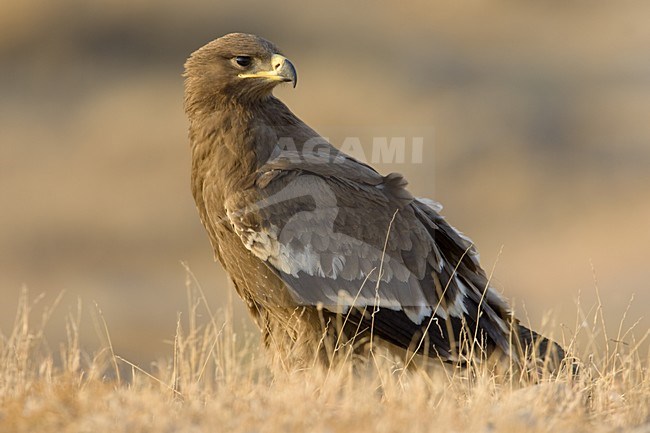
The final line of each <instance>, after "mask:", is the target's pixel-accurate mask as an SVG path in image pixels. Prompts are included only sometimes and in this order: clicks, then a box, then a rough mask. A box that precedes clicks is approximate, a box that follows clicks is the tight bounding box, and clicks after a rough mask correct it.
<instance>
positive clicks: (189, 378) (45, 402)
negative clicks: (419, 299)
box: [0, 288, 650, 433]
mask: <svg viewBox="0 0 650 433" xmlns="http://www.w3.org/2000/svg"><path fill="white" fill-rule="evenodd" d="M188 302H189V305H190V314H188V317H186V318H185V317H180V316H179V318H178V325H177V332H176V335H175V337H174V341H173V354H172V356H170V357H169V358H167V359H164V360H161V361H159V362H157V363H156V364H154V365H153V367H152V368H151V369H148V371H145V370H144V369H141V368H140V367H137V366H135V365H133V364H131V363H130V362H129V361H128V360H125V359H122V358H121V357H120V356H119V354H114V353H113V350H112V344H111V342H110V338H109V335H108V329H109V326H106V324H105V322H104V320H103V317H102V315H101V312H100V311H99V310H98V309H96V311H95V316H96V317H97V321H96V322H97V325H98V326H97V329H98V331H97V332H98V333H99V334H100V335H102V336H103V338H104V340H105V344H104V346H105V347H104V349H102V350H100V351H98V352H97V353H95V354H93V355H88V354H86V353H84V352H83V351H82V350H81V349H80V347H79V343H78V342H79V333H80V329H79V324H80V323H81V322H80V316H81V306H79V310H78V312H76V313H75V314H71V315H70V316H69V318H68V320H67V324H66V329H67V336H68V337H67V342H65V343H64V344H61V345H60V348H59V350H58V351H55V350H52V349H51V348H50V347H48V345H47V341H46V339H45V338H44V330H45V329H46V327H47V326H48V325H47V323H48V319H49V316H50V313H51V311H52V308H44V307H42V306H41V305H40V304H42V300H41V299H36V300H33V301H30V300H29V299H28V295H27V292H26V291H25V292H24V293H23V295H22V297H21V301H20V305H19V308H18V313H17V316H16V320H15V325H14V327H13V330H12V331H11V333H10V334H8V335H2V338H1V339H0V402H1V406H0V432H44V433H46V432H104V431H107V432H108V431H110V432H145V431H152V432H171V431H191V432H194V431H197V432H198V431H227V432H253V431H259V432H276V431H278V432H280V431H281V432H285V431H286V432H288V431H297V432H303V431H318V432H321V431H322V432H336V431H345V432H354V431H378V432H392V431H408V432H424V431H472V432H474V431H489V432H497V431H499V432H500V431H506V432H509V431H512V432H520V431H530V432H537V431H539V432H542V431H544V432H545V431H578V432H582V431H584V432H609V431H638V432H641V431H643V432H647V431H650V377H648V371H647V365H648V362H647V361H648V359H647V356H645V355H642V354H641V353H639V349H638V344H639V343H640V342H638V341H635V340H634V338H633V336H632V332H628V333H625V332H623V331H621V332H620V333H619V335H618V336H616V338H609V337H607V336H606V335H603V331H602V329H604V324H603V323H602V315H601V314H600V309H599V308H594V309H593V311H591V312H590V313H588V314H586V315H585V314H582V313H580V314H579V320H578V325H580V326H578V329H580V332H576V333H575V338H573V339H572V340H571V341H567V344H569V345H570V346H571V347H572V348H573V351H574V352H579V355H580V357H581V359H582V360H583V362H584V367H583V369H582V374H581V375H580V377H576V378H572V377H570V376H569V375H567V374H564V375H560V376H559V377H555V378H547V379H545V380H543V381H542V382H541V383H538V384H533V383H530V382H528V381H527V379H525V378H522V377H518V376H516V375H515V376H513V375H508V374H505V375H497V374H494V373H493V372H490V371H487V369H486V368H484V367H482V366H479V365H472V366H470V367H469V368H468V369H455V368H452V367H448V368H442V367H440V366H435V365H432V366H430V368H418V369H413V370H409V371H407V372H406V373H405V372H404V371H403V370H402V369H401V368H400V365H399V364H398V363H395V362H393V361H391V360H388V359H383V358H380V357H377V358H376V359H375V361H374V362H370V363H368V364H367V365H356V366H355V367H353V366H352V365H351V364H350V363H343V364H341V365H338V366H336V367H334V368H332V369H330V370H329V371H324V370H322V369H319V368H315V369H311V370H308V371H291V372H275V373H272V372H271V371H270V369H269V368H268V362H267V360H266V359H265V356H264V354H263V353H262V351H261V349H259V348H258V343H257V341H256V339H255V338H254V337H253V336H246V337H243V338H242V336H241V335H236V334H235V332H234V331H233V329H232V319H231V318H230V317H229V314H228V312H224V313H222V314H219V315H216V316H215V315H214V314H213V313H212V312H211V311H210V309H209V307H208V306H207V303H206V302H205V301H204V298H203V297H202V296H201V291H200V289H199V290H197V289H196V288H194V289H192V288H188ZM55 304H56V302H55ZM39 312H40V316H41V317H40V320H39V317H38V315H39V314H37V313H39ZM622 329H623V327H621V330H622ZM603 340H604V341H603ZM577 341H580V342H585V343H584V344H583V346H584V348H583V349H582V350H577V349H576V348H577V346H578V345H579V344H578V343H576V342H577ZM603 342H605V343H607V344H605V345H604V346H603V345H602V344H600V343H603ZM599 346H603V347H604V348H603V349H601V350H599V351H597V349H596V348H597V347H599Z"/></svg>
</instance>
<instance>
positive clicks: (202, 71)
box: [184, 33, 298, 111]
mask: <svg viewBox="0 0 650 433" xmlns="http://www.w3.org/2000/svg"><path fill="white" fill-rule="evenodd" d="M184 77H185V95H186V100H185V108H186V110H190V109H193V111H196V110H197V109H205V108H208V107H215V106H217V105H218V104H220V103H222V102H225V101H224V100H232V101H235V102H243V103H251V102H252V103H254V102H256V101H259V100H261V99H264V98H267V97H269V96H270V95H271V93H272V91H273V88H274V87H275V86H277V85H278V84H279V83H286V82H292V83H293V86H294V87H295V86H296V83H297V81H298V77H297V75H296V69H295V67H294V66H293V64H292V63H291V62H290V61H289V60H288V59H287V58H286V57H284V56H283V55H282V54H280V50H279V49H278V48H277V47H276V46H275V45H274V44H273V43H271V42H269V41H267V40H266V39H264V38H261V37H259V36H255V35H249V34H245V33H230V34H227V35H225V36H222V37H220V38H218V39H215V40H214V41H212V42H210V43H208V44H207V45H204V46H203V47H201V48H199V49H198V50H196V51H195V52H193V53H192V55H190V57H189V58H188V59H187V61H186V62H185V73H184ZM188 96H189V97H188Z"/></svg>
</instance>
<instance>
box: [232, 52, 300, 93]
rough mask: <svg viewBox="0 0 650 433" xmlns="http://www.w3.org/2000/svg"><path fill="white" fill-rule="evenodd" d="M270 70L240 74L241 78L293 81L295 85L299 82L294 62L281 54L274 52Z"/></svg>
mask: <svg viewBox="0 0 650 433" xmlns="http://www.w3.org/2000/svg"><path fill="white" fill-rule="evenodd" d="M271 68H272V69H271V70H270V71H257V72H254V73H250V74H239V78H264V79H267V80H271V81H278V82H283V83H287V82H289V81H291V82H293V87H296V84H298V75H297V74H296V68H295V67H294V66H293V63H291V62H290V61H289V59H287V58H286V57H284V56H281V55H280V54H273V56H272V57H271Z"/></svg>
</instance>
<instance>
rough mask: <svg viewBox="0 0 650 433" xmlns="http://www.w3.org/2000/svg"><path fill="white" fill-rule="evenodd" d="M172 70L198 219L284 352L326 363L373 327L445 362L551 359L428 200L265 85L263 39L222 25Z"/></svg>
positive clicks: (292, 79)
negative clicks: (354, 153)
mask: <svg viewBox="0 0 650 433" xmlns="http://www.w3.org/2000/svg"><path fill="white" fill-rule="evenodd" d="M184 77H185V100H184V108H185V112H186V114H187V117H188V119H189V123H190V126H189V139H190V143H191V156H192V173H191V187H192V193H193V195H194V199H195V201H196V205H197V208H198V211H199V215H200V218H201V221H202V223H203V225H204V226H205V229H206V230H207V232H208V235H209V238H210V241H211V243H212V246H213V248H214V252H215V257H216V259H218V260H219V262H221V264H222V265H223V267H224V268H225V270H226V271H227V273H228V274H229V276H230V278H231V279H232V281H233V283H234V286H235V288H236V290H237V292H238V294H239V295H240V296H241V298H242V299H243V300H244V302H245V303H246V305H247V306H248V308H249V310H250V312H251V313H252V315H253V317H254V319H255V320H256V322H257V324H258V325H259V327H260V328H261V330H262V333H263V336H264V341H265V343H266V344H267V345H268V346H269V347H270V348H271V349H273V350H275V351H276V353H278V354H279V355H280V356H281V357H282V359H283V362H285V361H294V362H298V363H299V364H306V363H310V362H312V361H314V360H318V359H320V360H323V361H324V362H329V361H331V360H332V356H333V353H335V352H336V350H337V348H338V346H340V345H344V344H347V343H350V347H354V348H355V350H357V351H363V350H367V349H368V346H369V345H372V344H373V340H372V339H376V340H377V341H383V342H387V343H389V344H388V346H390V347H392V348H394V349H397V351H398V352H399V351H400V350H401V351H403V352H404V353H408V352H409V351H410V353H420V354H424V355H428V356H430V357H438V358H440V359H442V360H444V361H449V362H462V361H464V360H466V357H467V356H469V355H468V354H469V353H474V354H483V355H489V354H491V353H495V352H499V353H502V354H510V355H512V356H514V357H515V359H517V360H522V359H523V358H522V356H523V354H526V353H527V354H528V355H527V356H531V357H538V358H539V359H545V358H546V359H551V358H552V359H553V360H555V361H556V362H555V363H557V361H558V360H561V359H562V358H564V352H563V350H562V348H561V347H560V346H559V345H557V344H556V343H554V342H551V341H550V340H547V339H546V338H544V337H541V336H539V335H538V334H536V333H535V332H533V331H531V330H529V329H527V328H526V327H524V326H523V325H521V324H519V321H518V320H517V319H516V318H515V317H514V316H513V314H512V312H511V310H510V308H509V306H508V303H507V302H506V301H505V300H504V298H503V297H502V296H501V295H500V294H499V293H498V292H497V291H496V290H494V289H493V288H492V287H491V286H490V283H489V281H488V278H487V276H486V273H485V272H484V270H483V269H482V268H481V265H480V263H479V256H478V253H477V251H476V249H475V247H474V245H473V244H472V242H471V241H470V240H469V239H468V238H467V237H465V236H464V235H463V234H461V233H460V232H459V231H457V230H456V229H454V228H453V227H452V226H451V225H449V224H448V223H447V222H446V221H445V219H444V218H443V217H442V216H441V215H440V214H439V210H440V209H439V208H438V206H436V205H435V203H434V202H431V201H427V200H423V199H418V198H415V197H413V196H412V195H411V194H410V193H409V191H408V190H407V189H406V184H407V183H406V180H405V179H404V178H403V177H402V176H401V175H399V174H396V173H391V174H388V175H387V176H382V175H381V174H379V173H378V172H377V171H375V170H374V169H373V168H372V167H370V166H369V165H367V164H365V163H363V162H360V161H358V160H355V159H354V158H352V157H350V156H348V155H346V154H344V153H342V152H340V151H339V150H337V149H336V148H335V147H333V146H332V145H330V143H328V142H327V141H326V140H325V139H323V138H322V137H321V136H320V135H319V134H318V133H317V132H315V131H314V130H313V129H312V128H310V127H309V126H307V125H306V124H305V123H303V122H302V121H301V120H300V119H299V118H298V117H297V116H295V115H294V114H293V113H292V112H291V111H290V110H289V108H287V106H286V105H285V104H283V103H282V102H281V101H280V100H278V99H277V98H275V97H274V96H273V95H272V91H273V89H274V87H276V85H278V84H280V83H285V82H286V83H292V84H293V85H294V87H295V85H296V82H297V75H296V69H295V68H294V66H293V64H292V63H291V62H290V61H289V60H288V59H287V58H286V57H284V56H283V55H282V54H281V53H280V50H279V49H278V48H277V47H276V46H275V45H274V44H273V43H271V42H269V41H267V40H265V39H263V38H261V37H258V36H255V35H249V34H242V33H232V34H228V35H225V36H223V37H221V38H218V39H216V40H214V41H212V42H210V43H208V44H207V45H205V46H203V47H201V48H200V49H198V50H197V51H195V52H194V53H192V54H191V56H190V57H189V59H188V60H187V62H186V63H185V73H184ZM333 108H334V107H333ZM342 336H344V338H342ZM472 345H473V346H474V350H470V347H471V346H472ZM364 348H365V349H364ZM476 348H478V350H475V349H476ZM549 355H550V356H549Z"/></svg>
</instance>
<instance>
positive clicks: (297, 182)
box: [225, 152, 510, 359]
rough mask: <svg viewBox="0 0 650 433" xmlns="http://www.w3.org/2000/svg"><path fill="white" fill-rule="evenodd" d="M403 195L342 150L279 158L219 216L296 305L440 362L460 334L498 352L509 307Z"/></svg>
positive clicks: (395, 183)
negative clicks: (423, 342)
mask: <svg viewBox="0 0 650 433" xmlns="http://www.w3.org/2000/svg"><path fill="white" fill-rule="evenodd" d="M405 186H406V181H405V180H404V179H403V178H402V177H401V175H398V174H390V175H388V176H381V175H379V174H378V173H377V172H376V171H374V170H373V169H372V168H370V167H369V166H367V165H365V164H362V163H360V162H358V161H356V160H354V159H352V158H350V157H348V156H345V155H343V154H340V153H339V154H336V155H332V154H325V155H323V154H309V155H298V154H297V153H292V152H282V153H280V154H279V155H276V157H275V158H273V159H272V160H270V161H269V162H268V163H266V164H265V165H264V166H263V167H262V168H261V169H260V170H259V171H258V173H257V180H256V184H255V186H254V187H253V188H250V189H247V190H244V191H240V192H237V193H235V194H233V195H231V196H229V197H227V198H226V202H225V207H226V215H227V218H228V220H229V222H230V224H231V226H232V228H233V230H234V231H235V233H236V234H237V235H238V236H239V238H240V239H241V241H242V242H243V244H244V246H245V247H246V248H247V249H248V250H250V251H251V252H252V253H253V254H254V255H255V256H256V257H257V258H259V259H260V260H262V261H263V262H264V263H266V264H267V265H268V266H269V267H270V268H271V269H273V270H274V271H275V272H276V273H277V274H278V275H279V277H280V278H281V279H282V280H283V281H284V282H285V284H286V286H287V288H288V290H289V292H290V293H291V296H292V298H293V299H294V300H295V302H296V303H297V304H298V305H308V306H320V307H322V308H323V309H324V310H325V311H328V312H332V313H337V312H338V313H348V314H347V315H348V317H349V318H350V319H351V320H353V321H355V322H356V324H357V325H358V326H360V327H368V326H370V325H372V326H373V327H374V332H375V334H376V335H378V336H380V337H382V338H384V339H386V340H388V341H390V342H392V343H394V344H397V345H399V346H402V347H409V346H411V345H412V344H413V343H414V340H415V339H419V338H422V336H423V335H424V334H426V336H427V338H428V341H429V344H430V347H429V349H431V348H432V349H434V350H435V352H436V353H437V354H438V355H439V356H441V357H443V358H445V359H454V358H455V355H454V353H455V350H456V349H455V348H454V347H453V342H454V341H455V339H457V338H458V335H459V334H460V332H461V329H463V328H464V329H466V330H468V331H469V332H470V334H471V335H472V338H477V336H478V334H477V332H476V331H478V333H479V334H480V338H483V339H487V340H488V341H489V342H491V343H492V344H496V345H498V346H500V347H501V348H502V349H503V350H504V351H506V352H507V351H508V347H509V345H508V332H509V328H508V326H507V318H508V317H509V316H510V313H509V310H508V306H507V304H506V303H505V301H504V300H503V299H502V298H501V297H500V296H499V295H498V294H497V293H496V292H495V291H494V290H493V289H492V288H490V287H489V284H488V279H487V278H486V276H485V273H484V272H483V270H482V269H481V267H480V265H479V262H478V254H477V253H476V250H475V249H474V246H473V245H472V243H471V241H469V239H467V238H466V237H464V236H463V235H462V234H460V233H459V232H457V231H456V230H455V229H453V228H452V227H451V226H450V225H449V224H447V223H446V221H445V220H444V219H443V218H442V217H441V216H440V215H439V214H438V212H437V210H436V209H435V207H434V206H431V205H430V204H428V203H426V202H425V201H423V200H418V199H414V198H413V197H412V196H411V195H410V194H409V193H408V192H407V190H406V189H405ZM479 319H480V320H479ZM452 334H453V335H452ZM456 341H457V340H456ZM421 350H424V349H422V348H421ZM426 350H428V349H426Z"/></svg>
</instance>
